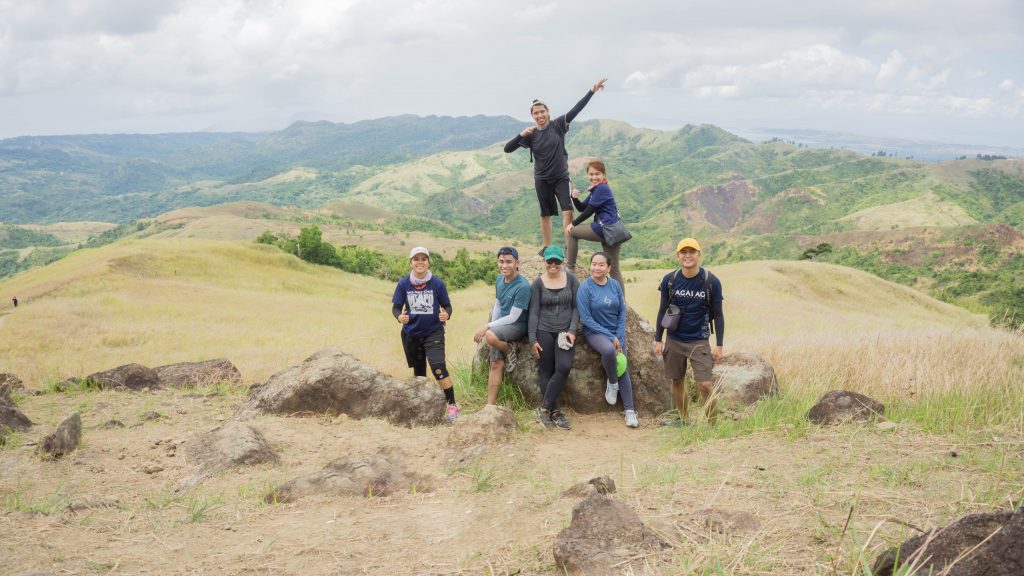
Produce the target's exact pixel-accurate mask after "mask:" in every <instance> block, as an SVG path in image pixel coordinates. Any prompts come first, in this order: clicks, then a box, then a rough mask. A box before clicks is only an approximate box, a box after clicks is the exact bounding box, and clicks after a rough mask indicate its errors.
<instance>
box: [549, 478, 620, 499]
mask: <svg viewBox="0 0 1024 576" xmlns="http://www.w3.org/2000/svg"><path fill="white" fill-rule="evenodd" d="M614 492H615V480H612V478H611V476H599V477H597V478H591V479H590V480H588V481H586V482H577V483H575V484H573V485H572V486H570V487H569V488H566V489H565V490H564V491H563V492H562V497H563V498H582V497H584V496H587V495H590V494H593V493H597V494H612V493H614Z"/></svg>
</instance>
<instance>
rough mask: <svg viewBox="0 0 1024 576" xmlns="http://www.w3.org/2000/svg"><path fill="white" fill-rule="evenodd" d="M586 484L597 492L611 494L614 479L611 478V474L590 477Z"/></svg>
mask: <svg viewBox="0 0 1024 576" xmlns="http://www.w3.org/2000/svg"><path fill="white" fill-rule="evenodd" d="M587 484H590V485H591V486H593V487H594V489H595V490H597V493H598V494H613V493H614V492H615V480H612V478H611V476H598V477H597V478H591V479H590V480H589V481H588V482H587Z"/></svg>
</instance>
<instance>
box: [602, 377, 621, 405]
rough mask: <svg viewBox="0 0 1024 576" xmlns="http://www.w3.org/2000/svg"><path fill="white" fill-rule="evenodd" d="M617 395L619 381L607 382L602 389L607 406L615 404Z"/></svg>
mask: <svg viewBox="0 0 1024 576" xmlns="http://www.w3.org/2000/svg"><path fill="white" fill-rule="evenodd" d="M618 397H619V383H618V382H609V383H608V385H607V386H605V389H604V399H605V401H606V402H608V405H609V406H615V401H616V400H617V399H618Z"/></svg>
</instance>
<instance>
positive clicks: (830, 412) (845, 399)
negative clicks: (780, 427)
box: [807, 390, 885, 425]
mask: <svg viewBox="0 0 1024 576" xmlns="http://www.w3.org/2000/svg"><path fill="white" fill-rule="evenodd" d="M883 415H885V406H883V405H882V403H881V402H877V401H875V400H872V399H871V398H868V397H867V396H865V395H863V394H858V393H857V392H849V391H846V390H833V391H832V392H828V393H826V394H825V395H824V396H822V397H821V400H818V403H817V404H815V405H814V406H812V407H811V410H810V411H809V412H808V413H807V418H808V419H809V420H810V421H811V422H814V423H815V424H825V425H830V424H842V423H844V422H874V421H875V420H876V419H877V418H878V417H879V416H883Z"/></svg>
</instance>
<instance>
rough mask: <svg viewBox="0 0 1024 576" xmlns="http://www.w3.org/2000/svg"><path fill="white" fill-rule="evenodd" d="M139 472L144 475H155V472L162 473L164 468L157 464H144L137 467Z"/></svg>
mask: <svg viewBox="0 0 1024 576" xmlns="http://www.w3.org/2000/svg"><path fill="white" fill-rule="evenodd" d="M139 471H140V472H145V473H146V474H156V473H157V472H163V471H164V467H163V466H161V465H159V464H157V463H156V462H146V463H145V464H143V465H142V466H140V467H139Z"/></svg>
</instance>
